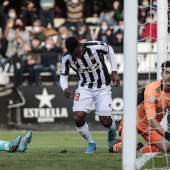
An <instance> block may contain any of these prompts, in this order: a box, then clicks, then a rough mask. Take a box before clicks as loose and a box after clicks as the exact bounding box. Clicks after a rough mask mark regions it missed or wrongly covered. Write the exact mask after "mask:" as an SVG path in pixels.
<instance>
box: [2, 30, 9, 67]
mask: <svg viewBox="0 0 170 170" xmlns="http://www.w3.org/2000/svg"><path fill="white" fill-rule="evenodd" d="M7 45H8V43H7V40H6V38H4V36H3V33H2V30H1V29H0V65H1V66H3V67H4V65H5V62H6V60H7V57H6V55H5V53H6V50H7Z"/></svg>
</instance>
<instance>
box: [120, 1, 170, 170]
mask: <svg viewBox="0 0 170 170" xmlns="http://www.w3.org/2000/svg"><path fill="white" fill-rule="evenodd" d="M168 2H169V4H170V1H168V0H141V1H139V3H138V4H137V5H138V21H137V25H138V41H137V62H136V63H133V62H132V64H137V73H138V75H137V91H140V90H141V89H143V88H144V87H145V86H146V85H147V84H149V83H151V82H153V81H156V80H159V79H161V64H162V63H163V62H164V61H167V60H170V34H168V30H170V29H169V28H170V24H169V23H170V21H169V18H168V17H170V9H169V8H168ZM128 3H130V2H129V1H128ZM126 5H127V6H128V7H127V6H126ZM134 5H135V4H134ZM124 6H125V11H124V16H125V15H128V14H127V12H128V10H129V9H128V8H131V11H132V12H133V8H132V5H131V6H130V5H128V4H127V3H126V1H124ZM134 8H135V7H134ZM134 11H135V9H134ZM167 14H168V15H167ZM125 19H128V17H125ZM129 19H130V18H129ZM167 23H168V24H167ZM126 26H127V25H126V21H125V29H126V28H127V27H126ZM131 28H132V29H133V27H131ZM134 29H135V28H134ZM126 33H127V32H126V31H125V34H126ZM130 36H131V35H129V39H130V41H129V43H131V40H132V38H131V37H130ZM125 38H126V35H125ZM125 40H126V39H125ZM132 43H135V42H134V41H132ZM124 45H126V44H125V43H124ZM132 46H133V45H132ZM133 47H135V46H133ZM134 49H135V48H134ZM134 49H133V50H134ZM124 52H125V53H124V55H125V57H127V56H128V55H127V54H126V52H127V53H128V50H124ZM132 59H133V58H132ZM134 59H135V58H134ZM124 64H125V67H124V68H125V70H124V71H125V72H126V71H127V69H126V68H127V67H128V66H126V65H128V63H126V62H125V59H124ZM132 64H131V66H129V67H133V66H134V65H132ZM126 74H127V73H126ZM129 76H131V80H135V78H134V79H133V77H132V76H134V77H135V74H134V75H129ZM124 77H125V76H124ZM124 81H125V82H124V86H127V84H128V82H127V81H126V79H124ZM132 83H133V82H132ZM125 89H126V88H125ZM134 90H135V87H134ZM126 93H127V92H126V91H125V90H124V96H127V94H126ZM161 97H162V98H163V99H164V96H161ZM127 98H128V97H127ZM163 99H162V100H163ZM135 100H136V99H135ZM126 103H130V102H129V101H128V99H127V100H126V98H125V99H124V106H125V107H124V114H128V115H124V120H125V121H126V122H127V123H126V122H125V123H124V129H125V130H126V129H130V130H129V131H128V130H126V131H125V133H126V134H125V135H124V140H123V143H124V144H123V148H124V149H123V163H122V167H123V169H124V170H125V169H155V170H156V169H170V153H168V152H154V151H150V152H147V153H140V154H139V153H138V152H136V150H135V153H137V154H135V160H133V157H134V155H133V154H132V153H128V152H129V150H130V149H132V150H134V149H135V148H136V143H137V142H139V141H140V142H142V143H144V145H145V146H147V145H148V143H147V142H146V141H145V140H144V139H143V138H142V137H141V135H139V134H135V135H136V139H135V140H136V141H135V142H134V141H133V140H134V136H133V134H132V132H133V131H132V129H131V128H132V127H134V125H133V124H132V120H133V119H132V116H135V115H134V113H132V114H131V115H130V113H128V112H133V111H134V110H133V109H129V108H128V106H127V107H126ZM136 103H137V100H136ZM132 104H133V103H132ZM130 107H135V106H134V105H133V106H130ZM162 109H163V110H164V105H162ZM157 114H158V113H157ZM163 114H165V115H167V116H165V118H164V119H163V121H162V122H161V125H162V126H163V127H164V129H165V130H167V131H168V130H169V123H168V121H167V120H168V119H169V116H168V115H169V111H168V112H165V113H163ZM141 121H142V120H141ZM129 122H130V123H129ZM135 125H136V124H135ZM129 126H132V127H130V128H129ZM130 131H131V132H130ZM129 132H130V133H131V134H130V135H129V134H128V133H129ZM130 136H132V138H130ZM127 140H130V141H129V142H127ZM128 144H130V145H131V144H133V145H135V146H134V147H135V148H127V147H129V146H128ZM131 157H132V158H131ZM126 159H127V160H126ZM128 159H130V161H129V160H128ZM133 163H134V164H135V165H133Z"/></svg>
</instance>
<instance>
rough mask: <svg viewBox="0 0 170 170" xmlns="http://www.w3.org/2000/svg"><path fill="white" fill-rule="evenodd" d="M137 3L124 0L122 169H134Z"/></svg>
mask: <svg viewBox="0 0 170 170" xmlns="http://www.w3.org/2000/svg"><path fill="white" fill-rule="evenodd" d="M137 11H138V3H137V1H134V0H124V26H125V29H124V76H123V100H124V113H123V120H124V121H123V126H124V129H123V130H124V132H123V134H124V136H123V139H124V140H123V161H122V169H123V170H135V169H136V167H135V161H136V101H137V27H138V22H137Z"/></svg>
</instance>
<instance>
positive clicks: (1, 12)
mask: <svg viewBox="0 0 170 170" xmlns="http://www.w3.org/2000/svg"><path fill="white" fill-rule="evenodd" d="M8 7H9V1H6V0H5V1H4V2H3V3H2V4H1V5H0V19H1V22H0V26H1V29H2V32H4V30H5V25H6V22H7V20H8V18H9V15H8V13H6V10H7V8H8Z"/></svg>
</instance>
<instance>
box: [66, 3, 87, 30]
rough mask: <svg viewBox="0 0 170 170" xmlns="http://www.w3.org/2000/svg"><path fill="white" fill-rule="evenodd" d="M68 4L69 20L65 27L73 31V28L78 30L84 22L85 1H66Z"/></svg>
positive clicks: (67, 19)
mask: <svg viewBox="0 0 170 170" xmlns="http://www.w3.org/2000/svg"><path fill="white" fill-rule="evenodd" d="M64 1H65V4H66V9H67V11H66V13H67V18H66V21H65V23H64V24H63V25H64V26H66V27H68V28H69V29H72V28H71V27H74V28H76V27H77V24H78V23H79V22H83V21H84V19H83V10H84V2H85V0H64Z"/></svg>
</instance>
